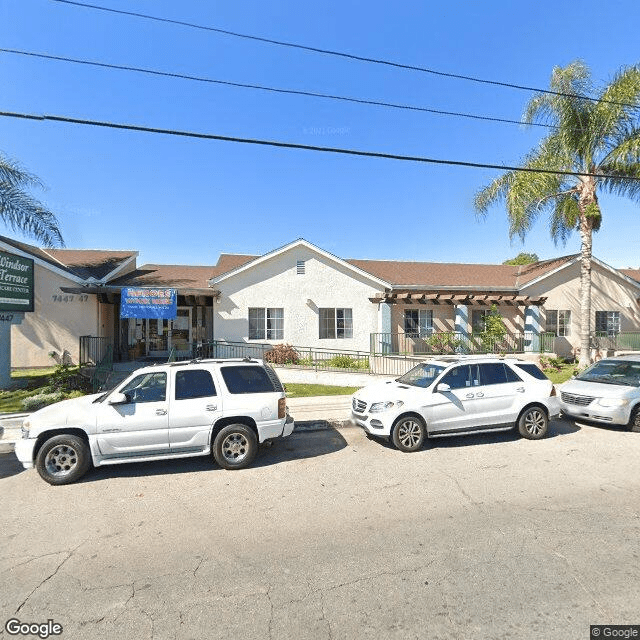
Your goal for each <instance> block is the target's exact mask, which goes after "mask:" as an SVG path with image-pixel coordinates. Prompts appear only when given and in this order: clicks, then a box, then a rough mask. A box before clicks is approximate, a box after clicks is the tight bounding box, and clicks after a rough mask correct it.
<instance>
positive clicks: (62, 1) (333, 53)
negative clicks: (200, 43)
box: [52, 0, 638, 109]
mask: <svg viewBox="0 0 640 640" xmlns="http://www.w3.org/2000/svg"><path fill="white" fill-rule="evenodd" d="M52 1H53V2H59V3H60V4H67V5H73V6H76V7H83V8H84V9H95V10H98V11H106V12H108V13H116V14H120V15H125V16H132V17H135V18H143V19H145V20H153V21H155V22H164V23H168V24H175V25H179V26H182V27H189V28H191V29H200V30H202V31H212V32H214V33H220V34H222V35H226V36H232V37H234V38H244V39H245V40H255V41H257V42H264V43H267V44H273V45H277V46H280V47H290V48H292V49H301V50H303V51H312V52H314V53H321V54H325V55H330V56H336V57H339V58H347V59H349V60H357V61H358V62H368V63H371V64H379V65H385V66H388V67H395V68H397V69H406V70H409V71H419V72H422V73H429V74H432V75H435V76H440V77H443V78H455V79H457V80H467V81H469V82H477V83H480V84H489V85H494V86H498V87H507V88H509V89H519V90H521V91H532V92H534V93H545V94H549V95H554V96H562V97H564V98H577V99H579V100H589V101H590V102H606V103H607V104H614V105H617V106H619V107H631V108H634V109H635V108H638V105H637V104H630V103H626V102H616V101H614V100H601V99H599V98H593V97H591V96H586V95H580V94H575V93H564V92H562V91H552V90H551V89H539V88H537V87H529V86H527V85H520V84H513V83H511V82H500V81H498V80H487V79H485V78H478V77H476V76H467V75H462V74H458V73H447V72H445V71H438V70H437V69H430V68H428V67H419V66H416V65H411V64H404V63H401V62H393V61H391V60H383V59H380V58H369V57H366V56H360V55H356V54H353V53H345V52H343V51H335V50H332V49H322V48H320V47H311V46H308V45H304V44H298V43H295V42H287V41H285V40H274V39H272V38H263V37H261V36H254V35H250V34H247V33H238V32H236V31H229V30H227V29H220V28H218V27H209V26H206V25H201V24H195V23H193V22H185V21H183V20H172V19H171V18H161V17H158V16H152V15H149V14H145V13H138V12H135V11H124V10H122V9H112V8H110V7H103V6H100V5H96V4H88V3H85V2H76V1H75V0H52Z"/></svg>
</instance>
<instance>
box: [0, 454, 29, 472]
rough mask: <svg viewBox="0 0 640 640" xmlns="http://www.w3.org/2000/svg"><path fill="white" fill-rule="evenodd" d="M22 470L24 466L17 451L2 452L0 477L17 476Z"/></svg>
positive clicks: (0, 456)
mask: <svg viewBox="0 0 640 640" xmlns="http://www.w3.org/2000/svg"><path fill="white" fill-rule="evenodd" d="M22 471H24V467H23V466H22V465H21V464H20V463H19V462H18V458H16V454H15V453H13V452H11V453H0V479H1V478H9V477H11V476H16V475H18V474H19V473H21V472H22Z"/></svg>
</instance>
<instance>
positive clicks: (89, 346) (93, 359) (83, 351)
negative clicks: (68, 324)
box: [78, 336, 113, 365]
mask: <svg viewBox="0 0 640 640" xmlns="http://www.w3.org/2000/svg"><path fill="white" fill-rule="evenodd" d="M109 348H111V349H113V345H112V341H111V338H98V337H96V336H80V353H79V356H80V358H79V362H78V364H80V365H85V364H89V365H96V364H98V363H99V362H102V360H104V357H105V356H106V355H107V351H108V349H109Z"/></svg>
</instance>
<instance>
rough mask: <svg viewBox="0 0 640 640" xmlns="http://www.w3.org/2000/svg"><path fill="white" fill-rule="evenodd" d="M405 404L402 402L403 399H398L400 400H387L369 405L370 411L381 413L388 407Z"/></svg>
mask: <svg viewBox="0 0 640 640" xmlns="http://www.w3.org/2000/svg"><path fill="white" fill-rule="evenodd" d="M403 404H404V402H402V400H398V402H391V401H390V400H388V401H387V402H374V403H373V404H372V405H371V406H370V407H369V412H370V413H380V412H381V411H387V410H388V409H391V407H393V406H397V407H401V406H402V405H403Z"/></svg>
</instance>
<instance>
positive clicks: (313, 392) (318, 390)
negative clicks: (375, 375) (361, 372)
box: [285, 382, 360, 398]
mask: <svg viewBox="0 0 640 640" xmlns="http://www.w3.org/2000/svg"><path fill="white" fill-rule="evenodd" d="M285 387H286V388H287V398H308V397H310V396H350V395H351V394H352V393H355V392H356V391H357V390H358V389H359V388H360V387H333V386H329V385H326V384H300V383H297V382H287V384H285Z"/></svg>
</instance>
